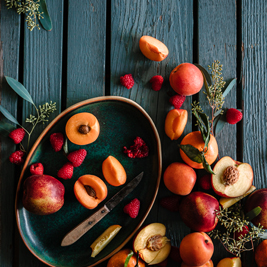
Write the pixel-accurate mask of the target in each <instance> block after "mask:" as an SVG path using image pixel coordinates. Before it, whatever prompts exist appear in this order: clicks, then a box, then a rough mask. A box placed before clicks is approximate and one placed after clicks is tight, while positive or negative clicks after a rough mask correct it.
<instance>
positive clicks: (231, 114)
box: [226, 108, 243, 124]
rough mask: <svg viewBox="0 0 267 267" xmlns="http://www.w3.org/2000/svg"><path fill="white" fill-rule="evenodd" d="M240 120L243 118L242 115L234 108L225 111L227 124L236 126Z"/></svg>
mask: <svg viewBox="0 0 267 267" xmlns="http://www.w3.org/2000/svg"><path fill="white" fill-rule="evenodd" d="M242 118H243V114H242V112H240V111H239V110H237V109H235V108H229V109H227V111H226V121H227V122H228V123H229V124H236V123H238V122H239V121H241V120H242Z"/></svg>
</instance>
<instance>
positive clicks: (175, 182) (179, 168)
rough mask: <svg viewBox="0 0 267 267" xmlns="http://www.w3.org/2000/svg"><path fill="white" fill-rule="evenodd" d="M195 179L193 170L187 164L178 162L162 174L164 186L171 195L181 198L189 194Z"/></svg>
mask: <svg viewBox="0 0 267 267" xmlns="http://www.w3.org/2000/svg"><path fill="white" fill-rule="evenodd" d="M196 179H197V175H196V172H195V170H194V169H193V168H191V167H190V166H188V165H187V164H184V163H180V162H174V163H172V164H170V165H169V166H168V167H167V169H166V170H165V172H164V174H163V181H164V184H165V186H166V187H167V188H168V189H169V190H170V191H171V192H172V193H174V194H177V195H182V196H185V195H188V194H190V192H191V191H192V189H193V187H194V185H195V183H196Z"/></svg>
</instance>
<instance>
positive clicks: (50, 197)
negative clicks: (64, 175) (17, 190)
mask: <svg viewBox="0 0 267 267" xmlns="http://www.w3.org/2000/svg"><path fill="white" fill-rule="evenodd" d="M64 194H65V188H64V185H63V184H62V183H61V182H60V181H59V180H57V179H56V178H54V177H52V176H50V175H45V174H44V175H32V176H30V177H28V178H27V179H26V180H25V181H24V183H23V197H22V203H23V206H24V208H25V209H26V210H28V211H30V212H32V213H35V214H38V215H48V214H52V213H55V212H57V211H58V210H60V209H61V207H62V206H63V204H64Z"/></svg>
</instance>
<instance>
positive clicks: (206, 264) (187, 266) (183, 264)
mask: <svg viewBox="0 0 267 267" xmlns="http://www.w3.org/2000/svg"><path fill="white" fill-rule="evenodd" d="M213 266H214V265H213V262H212V260H209V261H208V262H206V263H205V264H203V265H201V266H196V265H195V266H191V265H190V266H189V265H187V264H185V263H184V262H183V263H182V265H181V267H213Z"/></svg>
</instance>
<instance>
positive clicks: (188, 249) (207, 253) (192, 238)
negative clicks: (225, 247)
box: [180, 232, 214, 266]
mask: <svg viewBox="0 0 267 267" xmlns="http://www.w3.org/2000/svg"><path fill="white" fill-rule="evenodd" d="M213 251H214V246H213V243H212V241H211V239H210V237H209V236H208V235H207V234H206V233H203V232H195V233H191V234H188V235H186V236H185V237H184V238H183V239H182V241H181V244H180V256H181V258H182V260H183V262H184V263H185V264H186V265H189V266H202V265H204V264H205V263H206V262H207V261H209V260H210V259H211V257H212V254H213ZM204 266H205V265H204Z"/></svg>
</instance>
